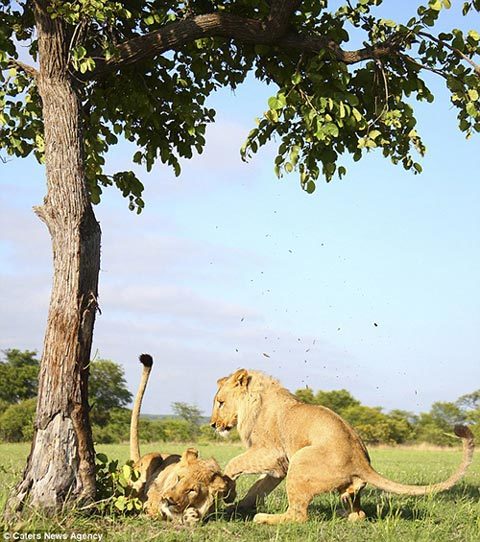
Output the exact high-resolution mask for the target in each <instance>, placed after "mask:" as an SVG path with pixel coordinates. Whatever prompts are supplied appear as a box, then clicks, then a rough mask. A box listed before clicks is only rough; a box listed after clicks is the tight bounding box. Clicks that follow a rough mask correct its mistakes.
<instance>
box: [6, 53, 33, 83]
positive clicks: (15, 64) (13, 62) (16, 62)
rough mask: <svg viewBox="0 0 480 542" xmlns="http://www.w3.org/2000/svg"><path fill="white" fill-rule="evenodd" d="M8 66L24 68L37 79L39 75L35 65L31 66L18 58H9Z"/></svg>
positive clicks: (23, 69)
mask: <svg viewBox="0 0 480 542" xmlns="http://www.w3.org/2000/svg"><path fill="white" fill-rule="evenodd" d="M8 67H9V68H18V69H19V70H22V71H23V72H25V73H26V74H27V75H29V76H30V77H33V78H34V79H36V78H37V77H38V71H37V70H36V69H35V68H34V67H33V66H29V65H28V64H25V63H24V62H20V60H16V59H14V58H9V59H8Z"/></svg>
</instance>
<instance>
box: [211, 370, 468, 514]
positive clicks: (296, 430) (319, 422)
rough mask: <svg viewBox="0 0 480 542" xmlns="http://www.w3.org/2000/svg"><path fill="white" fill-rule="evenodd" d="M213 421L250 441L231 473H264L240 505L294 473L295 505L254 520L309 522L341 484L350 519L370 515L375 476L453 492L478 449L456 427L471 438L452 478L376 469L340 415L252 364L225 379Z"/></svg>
mask: <svg viewBox="0 0 480 542" xmlns="http://www.w3.org/2000/svg"><path fill="white" fill-rule="evenodd" d="M211 424H212V426H213V427H214V428H215V429H216V430H217V431H218V432H219V433H220V434H225V433H227V432H228V431H229V430H230V429H232V428H233V427H237V428H238V432H239V434H240V437H241V439H242V442H243V444H244V445H245V447H246V448H247V451H246V452H245V453H243V454H241V455H239V456H237V457H234V458H233V459H232V460H231V461H230V462H229V463H228V465H227V466H226V469H225V474H226V475H228V476H229V477H231V478H233V479H236V478H237V477H238V476H240V475H241V474H263V477H262V478H260V480H258V481H257V482H256V483H255V484H254V485H253V486H252V488H251V489H250V491H249V492H248V493H247V495H246V497H245V498H244V499H243V500H242V501H241V502H240V503H239V507H240V508H243V509H252V508H255V505H256V503H257V501H258V500H262V499H263V498H264V497H265V496H266V495H268V493H270V492H271V491H272V490H273V489H274V488H275V487H277V485H278V484H279V483H280V482H281V481H282V480H283V479H284V478H286V489H287V495H288V510H287V511H286V512H285V513H284V514H257V515H256V516H255V518H254V521H256V522H258V523H269V524H275V523H283V522H287V521H306V519H307V507H308V505H309V503H310V501H311V500H312V499H313V497H314V496H315V495H318V494H320V493H325V492H328V491H333V490H337V491H339V492H340V495H341V498H342V501H343V502H344V503H345V504H348V505H349V519H351V520H355V519H360V518H363V517H365V514H364V512H363V511H362V510H361V508H360V492H361V490H362V489H363V487H365V485H366V484H367V483H370V484H372V485H374V486H376V487H378V488H379V489H383V490H385V491H390V492H392V493H398V494H404V495H425V494H427V493H433V492H437V491H445V490H447V489H450V488H451V487H452V486H453V485H454V484H455V483H456V482H458V480H460V478H461V477H462V476H463V475H464V474H465V472H466V470H467V467H468V465H469V464H470V462H471V460H472V456H473V450H474V442H473V435H472V432H471V431H470V430H469V429H468V428H467V427H464V426H456V427H455V433H456V434H457V436H459V437H461V438H462V439H463V459H462V462H461V464H460V466H459V467H458V469H457V470H456V472H455V473H454V474H452V475H451V476H450V478H448V480H446V481H445V482H441V483H438V484H432V485H430V486H414V485H405V484H399V483H397V482H393V481H391V480H388V479H387V478H384V477H383V476H381V475H380V474H378V473H377V472H376V471H375V470H374V469H373V468H372V466H371V465H370V458H369V456H368V452H367V449H366V448H365V445H364V443H363V442H362V440H361V438H360V437H359V436H358V434H357V433H356V432H355V430H354V429H353V428H352V427H350V425H349V424H348V423H347V422H346V421H345V420H343V419H342V418H341V417H340V416H338V415H337V414H335V413H334V412H333V411H331V410H329V409H328V408H325V407H322V406H318V405H308V404H305V403H302V402H301V401H300V400H299V399H298V398H296V397H295V396H294V395H292V394H291V393H290V392H289V391H288V390H286V389H285V388H283V387H282V386H281V385H280V383H279V382H278V381H277V380H274V379H273V378H270V377H268V376H266V375H264V374H263V373H261V372H258V371H246V370H245V369H240V370H238V371H236V372H235V373H233V374H231V375H230V376H228V377H225V378H221V379H220V380H219V381H218V391H217V393H216V395H215V399H214V404H213V412H212V418H211Z"/></svg>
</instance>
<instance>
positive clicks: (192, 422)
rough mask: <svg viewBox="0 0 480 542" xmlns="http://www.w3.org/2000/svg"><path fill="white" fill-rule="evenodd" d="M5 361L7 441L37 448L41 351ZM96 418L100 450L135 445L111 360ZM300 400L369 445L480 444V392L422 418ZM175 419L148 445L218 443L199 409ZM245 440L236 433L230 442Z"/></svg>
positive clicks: (309, 395)
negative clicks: (456, 430) (465, 439)
mask: <svg viewBox="0 0 480 542" xmlns="http://www.w3.org/2000/svg"><path fill="white" fill-rule="evenodd" d="M3 354H4V359H3V360H0V440H1V441H3V442H21V441H29V440H31V439H32V435H33V421H34V417H35V405H36V394H37V386H38V373H39V368H40V363H39V360H38V359H37V357H36V352H33V351H29V350H25V351H21V350H17V349H11V350H6V351H4V353H3ZM90 370H91V377H90V399H89V402H90V406H91V410H90V416H91V421H92V427H93V435H94V440H95V442H97V443H113V442H123V441H127V440H128V438H129V425H130V413H131V411H130V409H128V408H126V406H127V405H128V404H129V403H130V402H131V400H132V394H131V393H130V391H129V390H128V388H127V383H126V381H125V374H124V371H123V369H122V367H121V366H120V365H118V364H117V363H115V362H113V361H110V360H102V359H100V360H97V361H92V363H91V367H90ZM295 395H296V396H297V397H298V398H300V399H301V400H303V401H304V402H306V403H310V404H318V405H323V406H325V407H327V408H330V409H332V410H333V411H335V412H337V413H338V414H340V415H341V416H342V417H343V418H345V419H346V420H347V421H348V422H349V423H350V424H352V425H353V426H354V427H355V428H356V430H357V431H358V432H359V434H360V435H361V436H362V438H363V439H364V440H365V441H366V442H367V443H368V444H413V443H421V442H426V443H430V444H436V445H441V446H453V445H455V444H457V443H458V439H456V438H454V437H452V428H453V426H454V425H455V424H456V423H469V424H473V426H472V430H473V431H474V433H476V437H477V440H478V439H479V438H480V390H477V391H474V392H472V393H469V394H466V395H462V396H461V397H459V398H458V399H457V401H455V402H454V403H448V402H436V403H434V404H433V405H432V407H431V409H430V411H429V412H426V413H424V412H422V413H420V414H414V413H412V412H408V411H404V410H392V411H390V412H388V413H386V412H383V409H382V408H381V407H369V406H366V405H362V404H361V402H360V401H359V400H358V399H356V398H355V397H353V396H352V395H351V393H350V392H349V391H347V390H344V389H342V390H333V391H323V390H320V391H317V392H316V393H315V392H314V391H313V390H312V389H310V388H304V389H301V390H297V391H296V392H295ZM172 410H173V412H174V416H171V417H149V416H142V421H141V424H140V439H141V440H142V441H144V442H158V441H179V442H187V441H188V442H192V441H199V440H216V439H217V438H219V437H217V436H216V434H215V433H214V432H213V431H212V430H211V428H210V427H209V425H208V423H205V422H206V420H205V418H204V417H203V415H202V412H201V411H200V410H199V409H198V407H196V406H194V405H189V404H187V403H182V402H175V403H173V404H172ZM230 438H231V439H232V440H235V439H237V438H238V436H237V435H236V433H235V432H233V434H232V435H231V437H230Z"/></svg>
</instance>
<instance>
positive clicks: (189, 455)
mask: <svg viewBox="0 0 480 542" xmlns="http://www.w3.org/2000/svg"><path fill="white" fill-rule="evenodd" d="M197 459H198V450H197V449H196V448H187V449H186V450H185V451H184V452H183V454H182V458H181V461H183V462H184V463H186V464H187V465H190V463H193V462H194V461H196V460H197Z"/></svg>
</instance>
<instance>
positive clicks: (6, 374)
mask: <svg viewBox="0 0 480 542" xmlns="http://www.w3.org/2000/svg"><path fill="white" fill-rule="evenodd" d="M4 355H5V359H4V360H3V361H0V400H2V401H5V402H7V403H18V402H20V401H23V400H25V399H31V398H32V397H36V396H37V388H38V371H39V369H40V364H39V361H38V359H37V358H36V355H37V353H36V352H32V351H30V350H25V351H23V352H22V351H21V350H17V349H15V348H13V349H10V350H5V351H4Z"/></svg>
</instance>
